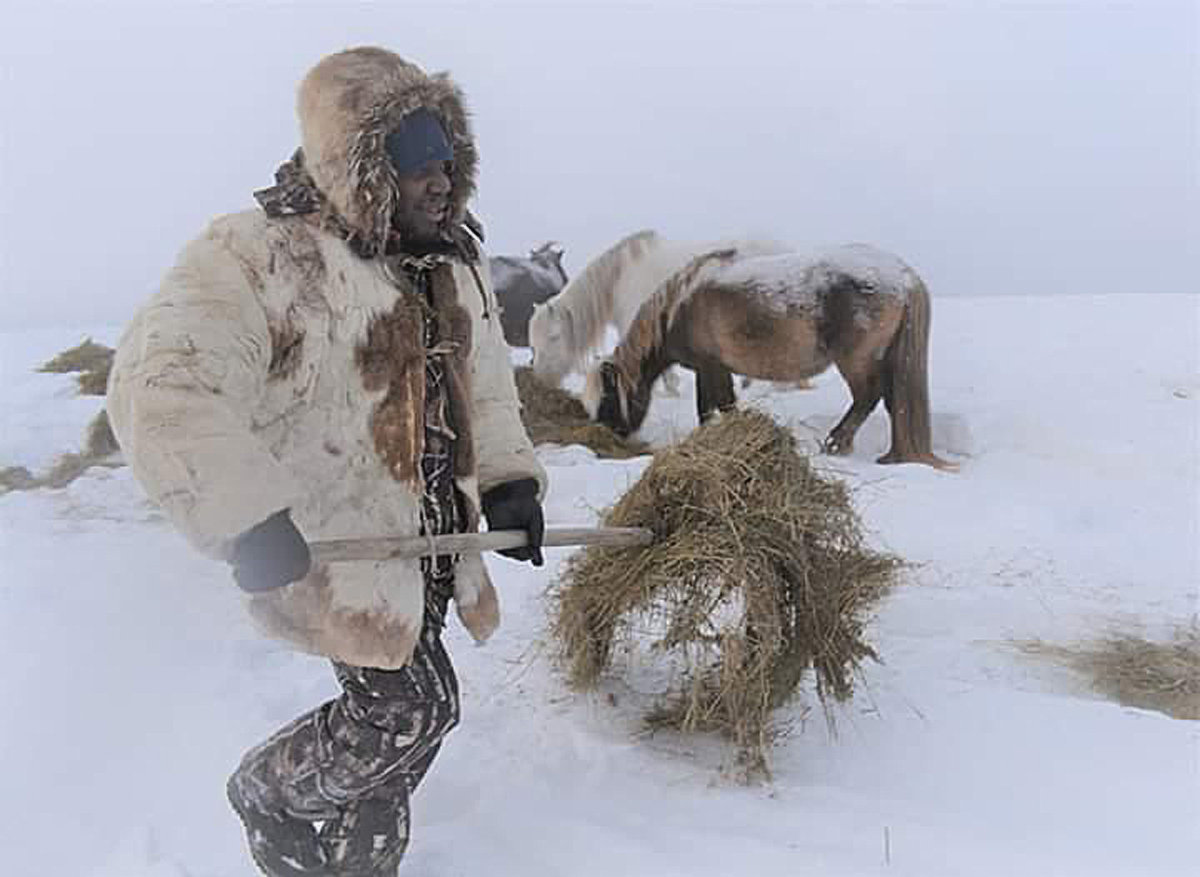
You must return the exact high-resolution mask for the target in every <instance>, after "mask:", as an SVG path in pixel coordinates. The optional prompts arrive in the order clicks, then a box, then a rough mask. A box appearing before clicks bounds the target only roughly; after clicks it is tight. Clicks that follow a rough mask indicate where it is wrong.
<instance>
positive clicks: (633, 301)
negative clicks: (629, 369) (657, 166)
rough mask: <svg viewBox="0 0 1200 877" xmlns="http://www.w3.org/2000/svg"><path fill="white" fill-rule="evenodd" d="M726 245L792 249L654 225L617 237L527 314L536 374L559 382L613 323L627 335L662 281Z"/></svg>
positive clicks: (762, 251) (758, 251) (759, 250)
mask: <svg viewBox="0 0 1200 877" xmlns="http://www.w3.org/2000/svg"><path fill="white" fill-rule="evenodd" d="M728 246H735V247H737V249H738V251H739V255H746V256H753V255H771V254H774V253H782V252H786V251H787V249H788V248H787V247H784V246H783V245H782V244H779V243H776V242H774V241H766V240H729V239H724V240H718V241H673V240H668V239H667V238H664V237H663V236H662V235H660V234H658V232H655V231H653V230H643V231H639V232H636V233H634V234H631V235H629V236H628V237H626V238H623V239H622V240H620V241H618V242H617V243H616V244H614V245H613V246H611V247H609V248H608V249H607V250H605V251H604V252H603V253H601V254H600V255H599V256H597V257H596V258H595V259H593V260H592V261H591V262H589V263H588V265H587V267H586V268H584V269H583V271H581V272H579V274H578V275H577V276H576V277H575V279H574V280H572V281H571V282H570V283H568V284H567V285H566V287H564V288H563V290H562V291H561V292H560V293H559V294H558V295H556V296H554V297H553V298H550V299H548V300H547V301H545V302H543V303H541V304H539V305H535V306H534V309H533V316H532V317H531V318H530V320H529V345H530V347H532V348H533V371H534V374H536V375H537V376H538V377H539V378H541V379H542V380H544V381H546V382H547V383H550V384H552V385H554V386H557V385H558V384H559V383H561V382H562V379H563V378H564V377H566V376H567V375H568V374H569V373H570V372H571V371H573V370H575V369H576V368H579V367H580V366H582V365H583V364H584V363H585V360H586V359H587V358H588V357H589V355H590V354H593V353H595V352H598V351H599V349H600V347H601V345H602V344H603V342H604V340H605V334H606V333H607V331H608V328H609V327H610V326H611V327H613V328H615V329H616V330H617V334H618V335H619V336H621V337H624V335H625V330H626V329H628V328H629V324H630V323H632V322H633V318H634V317H636V316H637V312H638V308H640V307H641V306H642V303H643V302H644V301H645V300H646V299H648V298H649V297H650V296H651V294H653V292H654V290H656V289H657V288H658V286H659V284H661V283H662V282H663V281H664V280H666V279H667V278H668V277H670V276H671V275H672V274H674V273H675V272H676V271H678V270H679V269H680V268H682V267H683V266H684V265H686V264H687V263H688V262H690V261H691V260H692V259H693V258H695V257H696V256H698V255H700V254H701V253H706V252H709V251H711V250H716V249H720V248H722V247H728ZM663 380H664V382H665V383H667V385H668V390H669V392H671V393H676V392H677V389H676V386H677V379H676V378H675V376H674V375H673V374H671V373H668V374H667V375H665V376H664V379H663Z"/></svg>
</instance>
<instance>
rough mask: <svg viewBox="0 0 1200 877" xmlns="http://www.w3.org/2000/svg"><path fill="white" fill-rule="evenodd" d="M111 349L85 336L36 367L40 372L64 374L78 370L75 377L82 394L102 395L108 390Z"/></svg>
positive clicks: (111, 357) (111, 358)
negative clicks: (74, 344) (77, 342)
mask: <svg viewBox="0 0 1200 877" xmlns="http://www.w3.org/2000/svg"><path fill="white" fill-rule="evenodd" d="M112 361H113V349H112V348H111V347H105V346H104V345H103V344H97V343H96V342H95V341H93V340H92V339H91V338H85V339H84V340H83V341H82V342H81V343H80V344H77V345H76V346H75V347H72V348H70V349H69V350H64V351H63V352H62V353H59V354H58V355H56V356H55V357H54V358H53V359H51V360H50V361H49V362H47V363H45V364H44V365H42V367H41V368H39V369H38V371H40V372H53V373H55V374H65V373H66V372H79V375H78V377H76V378H75V380H76V382H78V384H79V392H80V393H81V394H82V395H84V396H103V395H104V394H105V393H106V392H107V391H108V373H109V371H110V370H111V369H112Z"/></svg>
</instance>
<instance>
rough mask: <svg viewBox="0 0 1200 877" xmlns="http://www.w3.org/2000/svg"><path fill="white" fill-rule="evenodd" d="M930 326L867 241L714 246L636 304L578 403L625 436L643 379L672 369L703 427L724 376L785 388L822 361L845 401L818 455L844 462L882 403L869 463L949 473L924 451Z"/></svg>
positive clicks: (900, 276) (900, 278)
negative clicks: (812, 250) (832, 370)
mask: <svg viewBox="0 0 1200 877" xmlns="http://www.w3.org/2000/svg"><path fill="white" fill-rule="evenodd" d="M929 319H930V303H929V292H928V290H927V289H926V287H925V283H924V281H922V280H921V278H920V277H919V276H918V275H917V273H916V271H914V270H913V269H912V268H911V267H909V266H908V265H907V264H905V263H904V262H903V261H901V259H900V258H899V257H897V256H895V255H893V254H891V253H887V252H885V251H883V250H880V249H877V248H875V247H872V246H870V245H867V244H848V245H844V246H841V247H836V248H832V249H830V250H827V251H825V252H823V253H820V254H816V255H811V256H810V255H804V254H800V253H795V252H790V253H780V254H769V255H749V256H747V255H745V254H743V253H741V252H739V251H738V249H737V248H736V247H726V248H722V249H717V250H713V251H710V252H708V253H704V254H701V255H699V256H697V257H696V258H694V259H692V260H691V261H690V262H689V263H688V264H687V265H685V266H684V267H683V268H681V269H680V270H679V271H677V272H675V273H674V274H672V275H671V276H670V277H668V278H667V279H666V280H665V281H664V282H663V283H662V284H661V285H660V286H659V287H658V289H656V290H655V292H654V293H653V295H651V296H650V297H649V298H648V299H647V300H646V301H645V302H644V303H643V304H642V306H641V308H640V309H639V310H638V313H637V316H636V317H635V318H634V320H633V322H632V323H631V324H630V326H629V329H628V330H627V331H626V333H625V335H624V336H623V337H622V339H621V341H620V342H619V343H618V344H617V347H616V349H615V350H614V351H613V352H612V354H611V355H610V356H609V357H607V358H605V359H603V360H601V361H600V362H599V363H598V364H597V365H596V367H594V368H593V369H592V370H591V371H590V372H589V374H588V376H587V381H586V384H585V388H584V394H583V404H584V407H585V408H586V409H587V411H588V414H589V416H590V417H591V418H592V419H593V420H597V421H599V422H601V423H604V424H606V425H608V426H609V427H611V428H612V429H613V431H614V432H616V433H617V434H618V435H622V436H625V435H629V434H630V433H632V432H636V431H637V430H638V428H640V427H641V425H642V422H643V421H644V420H645V417H646V412H647V411H648V410H649V406H650V397H651V387H652V386H653V384H654V380H655V379H656V378H657V377H658V375H659V374H660V373H661V372H662V371H663V369H665V368H667V367H669V366H671V365H674V364H679V365H682V366H684V367H685V368H688V369H691V370H692V371H693V372H695V374H696V413H697V416H698V417H699V420H700V422H701V423H703V422H705V421H706V420H708V419H709V417H710V416H711V415H712V414H713V413H714V412H718V411H728V410H730V409H732V408H733V407H734V405H735V404H736V398H735V396H734V390H733V380H732V375H733V374H739V375H746V376H749V377H752V378H762V379H766V380H770V381H795V380H797V379H804V378H811V377H814V376H816V375H818V374H820V373H821V372H823V371H825V370H826V369H827V368H828V367H829V366H830V365H831V364H833V365H836V366H837V369H838V371H839V372H840V374H841V376H842V378H843V379H844V380H845V381H846V384H847V385H848V386H849V388H850V393H851V397H852V402H851V405H850V408H849V410H847V411H846V413H845V415H844V416H843V417H842V419H841V420H840V421H839V422H838V424H837V425H836V426H835V427H834V428H833V430H832V431H831V432H830V433H829V436H828V437H827V438H826V439H825V441H824V443H823V449H824V450H825V451H826V452H827V453H830V454H849V453H850V452H851V451H852V450H853V449H854V436H855V433H857V432H858V429H859V427H860V426H862V423H863V421H864V420H866V418H867V415H869V414H870V413H871V411H872V410H874V408H875V406H876V405H877V404H878V403H879V400H880V399H881V398H882V399H883V402H884V405H885V406H886V408H887V411H888V415H889V418H890V420H891V428H892V441H891V449H890V450H889V451H888V452H887V453H886V454H884V455H883V456H882V457H879V458H878V460H877V461H876V462H879V463H924V464H927V465H930V466H934V467H937V468H940V469H954V468H956V467H955V466H954V465H953V464H951V463H948V462H946V461H945V460H942V459H940V458H939V457H937V456H936V455H935V454H934V453H933V448H932V438H931V429H930V417H929V379H928V349H929Z"/></svg>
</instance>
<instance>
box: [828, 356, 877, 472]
mask: <svg viewBox="0 0 1200 877" xmlns="http://www.w3.org/2000/svg"><path fill="white" fill-rule="evenodd" d="M837 368H838V371H839V372H840V373H841V375H842V377H843V378H844V379H845V381H846V384H847V385H848V386H849V387H850V398H851V402H850V408H849V409H848V410H847V411H846V413H845V414H844V415H842V419H841V420H839V421H838V424H837V426H835V427H834V428H833V429H832V430H830V431H829V437H828V438H826V439H825V443H824V445H823V449H824V450H825V452H826V453H827V454H838V455H845V454H849V453H850V452H851V451H853V450H854V436H855V434H856V433H857V432H858V428H859V427H860V426H862V425H863V421H865V420H866V419H867V416H868V415H869V414H870V413H871V412H872V411H874V410H875V406H876V405H878V404H879V399H880V397H882V396H883V395H884V390H885V389H886V388H885V387H884V383H885V376H884V371H883V369H881V368H880V367H879V365H878V363H870V362H869V363H853V362H842V361H838V363H837Z"/></svg>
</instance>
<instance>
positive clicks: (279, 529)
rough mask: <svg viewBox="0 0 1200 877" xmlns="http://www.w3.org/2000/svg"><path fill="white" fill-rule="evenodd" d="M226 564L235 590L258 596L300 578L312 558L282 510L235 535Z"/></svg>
mask: <svg viewBox="0 0 1200 877" xmlns="http://www.w3.org/2000/svg"><path fill="white" fill-rule="evenodd" d="M229 562H230V563H231V564H232V565H233V578H234V580H235V581H236V582H237V583H238V587H240V588H241V589H242V590H243V591H249V592H250V593H258V592H260V591H271V590H274V589H275V588H282V587H283V586H284V585H288V584H291V583H292V582H296V581H299V580H300V579H302V578H304V577H305V576H306V575H308V570H309V568H310V567H311V566H312V555H311V554H310V553H309V550H308V543H307V542H305V541H304V536H302V535H301V534H300V531H299V530H297V529H296V525H295V524H293V523H292V516H291V515H290V514H289V513H288V510H287V509H283V510H281V511H278V512H276V513H275V514H273V515H271V517H269V518H267V519H266V520H265V521H263V522H261V523H259V524H255V525H254V526H253V527H251V528H250V529H249V530H247V531H246V532H245V533H242V534H241V535H240V536H238V537H237V538H236V539H235V540H234V541H233V551H232V553H231V555H230V558H229Z"/></svg>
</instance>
